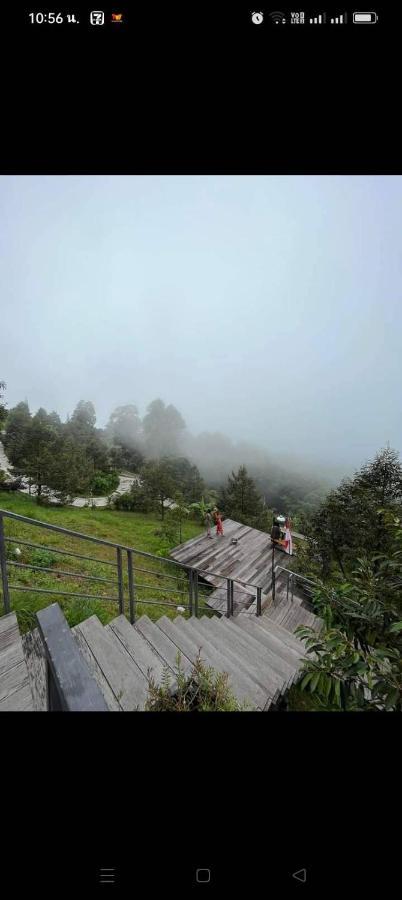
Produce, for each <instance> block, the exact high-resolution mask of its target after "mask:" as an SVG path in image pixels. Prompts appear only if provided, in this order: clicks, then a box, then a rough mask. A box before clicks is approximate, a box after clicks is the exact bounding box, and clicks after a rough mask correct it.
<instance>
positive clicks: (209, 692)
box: [146, 655, 245, 712]
mask: <svg viewBox="0 0 402 900" xmlns="http://www.w3.org/2000/svg"><path fill="white" fill-rule="evenodd" d="M146 709H147V710H151V711H152V712H240V711H244V710H245V706H244V705H241V704H240V703H239V702H238V701H237V700H236V698H235V697H234V696H233V694H232V693H231V691H230V689H229V686H228V675H227V674H226V673H221V672H216V671H215V670H214V669H211V668H209V667H208V666H205V664H204V663H203V662H202V660H201V658H200V656H198V657H197V659H196V660H195V663H194V665H193V668H192V670H191V672H190V673H189V674H188V675H185V674H184V672H183V669H182V667H181V662H180V656H179V655H178V658H177V666H176V670H175V681H174V682H173V683H172V673H171V670H170V669H168V668H167V667H166V668H165V669H164V672H163V677H162V681H161V684H159V685H158V684H156V682H155V680H154V679H153V678H150V681H149V698H148V701H147V704H146Z"/></svg>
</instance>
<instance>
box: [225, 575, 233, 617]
mask: <svg viewBox="0 0 402 900" xmlns="http://www.w3.org/2000/svg"><path fill="white" fill-rule="evenodd" d="M231 585H232V581H231V579H230V578H227V579H226V618H227V619H230V616H231V609H232V599H231V598H232V589H231Z"/></svg>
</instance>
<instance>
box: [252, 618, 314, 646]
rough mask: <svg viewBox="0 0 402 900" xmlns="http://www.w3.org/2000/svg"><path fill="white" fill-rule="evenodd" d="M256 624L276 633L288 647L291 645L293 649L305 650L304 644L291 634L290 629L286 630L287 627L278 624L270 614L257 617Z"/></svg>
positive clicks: (271, 632) (270, 632)
mask: <svg viewBox="0 0 402 900" xmlns="http://www.w3.org/2000/svg"><path fill="white" fill-rule="evenodd" d="M258 624H259V625H260V626H261V628H265V629H266V631H268V633H269V634H274V635H277V636H278V637H279V638H280V640H282V641H283V642H284V643H286V644H287V645H288V646H289V647H293V649H294V650H297V652H299V650H302V651H303V652H306V648H305V645H304V643H303V641H301V640H300V638H298V637H297V635H295V634H293V633H292V632H291V631H288V629H287V628H284V627H283V625H280V624H279V622H275V621H274V619H272V618H271V617H270V616H267V615H263V616H259V617H258Z"/></svg>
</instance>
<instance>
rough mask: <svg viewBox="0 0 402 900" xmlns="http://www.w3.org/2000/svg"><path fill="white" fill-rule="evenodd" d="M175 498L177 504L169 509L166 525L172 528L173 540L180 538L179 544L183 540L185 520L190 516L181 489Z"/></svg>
mask: <svg viewBox="0 0 402 900" xmlns="http://www.w3.org/2000/svg"><path fill="white" fill-rule="evenodd" d="M173 499H174V504H175V505H174V507H172V508H171V509H168V511H167V514H166V525H167V527H168V528H169V529H170V530H171V534H172V536H173V540H174V541H176V540H177V538H178V540H179V544H181V543H182V540H183V522H185V521H186V519H187V518H188V516H189V510H188V507H187V506H186V505H185V501H184V497H183V494H182V493H181V492H180V491H178V492H177V493H176V494H175V495H174V498H173ZM176 536H177V537H176Z"/></svg>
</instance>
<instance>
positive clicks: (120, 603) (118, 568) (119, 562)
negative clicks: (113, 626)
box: [116, 547, 124, 615]
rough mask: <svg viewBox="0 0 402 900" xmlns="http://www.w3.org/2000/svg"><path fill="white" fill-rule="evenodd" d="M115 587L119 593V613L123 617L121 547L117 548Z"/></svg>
mask: <svg viewBox="0 0 402 900" xmlns="http://www.w3.org/2000/svg"><path fill="white" fill-rule="evenodd" d="M116 557H117V582H118V584H117V587H118V592H119V613H120V615H122V614H123V615H124V589H123V559H122V552H121V547H118V548H117V552H116Z"/></svg>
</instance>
